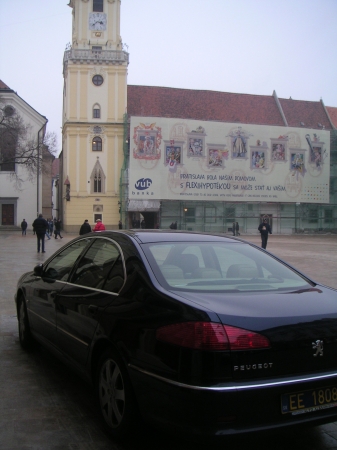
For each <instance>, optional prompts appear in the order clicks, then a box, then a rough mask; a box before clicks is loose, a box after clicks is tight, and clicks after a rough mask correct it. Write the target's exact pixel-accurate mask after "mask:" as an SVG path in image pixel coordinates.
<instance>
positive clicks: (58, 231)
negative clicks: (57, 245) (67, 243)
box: [54, 219, 63, 239]
mask: <svg viewBox="0 0 337 450" xmlns="http://www.w3.org/2000/svg"><path fill="white" fill-rule="evenodd" d="M54 228H55V230H54V235H55V239H57V236H60V239H63V236H61V221H60V219H55V220H54Z"/></svg>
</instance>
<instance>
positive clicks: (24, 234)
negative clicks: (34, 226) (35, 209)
mask: <svg viewBox="0 0 337 450" xmlns="http://www.w3.org/2000/svg"><path fill="white" fill-rule="evenodd" d="M27 226H28V223H27V222H26V219H23V221H22V222H21V231H22V236H26V232H27Z"/></svg>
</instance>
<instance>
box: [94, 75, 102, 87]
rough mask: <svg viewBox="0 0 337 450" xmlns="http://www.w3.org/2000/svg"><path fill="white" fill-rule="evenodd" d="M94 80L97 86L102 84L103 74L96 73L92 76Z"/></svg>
mask: <svg viewBox="0 0 337 450" xmlns="http://www.w3.org/2000/svg"><path fill="white" fill-rule="evenodd" d="M92 82H93V83H94V85H95V86H100V85H101V84H103V77H102V75H94V76H93V77H92Z"/></svg>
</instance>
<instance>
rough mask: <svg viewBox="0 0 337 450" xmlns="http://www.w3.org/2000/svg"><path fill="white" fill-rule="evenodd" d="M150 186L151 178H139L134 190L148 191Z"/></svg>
mask: <svg viewBox="0 0 337 450" xmlns="http://www.w3.org/2000/svg"><path fill="white" fill-rule="evenodd" d="M151 184H152V180H151V178H140V179H139V180H138V181H136V183H135V188H136V189H137V190H138V191H144V190H145V189H148V188H149V187H150V186H151Z"/></svg>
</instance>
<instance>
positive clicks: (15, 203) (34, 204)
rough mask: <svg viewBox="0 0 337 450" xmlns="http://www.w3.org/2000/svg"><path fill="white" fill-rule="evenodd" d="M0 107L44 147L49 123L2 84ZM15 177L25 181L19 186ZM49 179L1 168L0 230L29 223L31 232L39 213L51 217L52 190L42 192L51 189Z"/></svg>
mask: <svg viewBox="0 0 337 450" xmlns="http://www.w3.org/2000/svg"><path fill="white" fill-rule="evenodd" d="M0 104H1V109H2V110H4V111H5V112H4V113H5V114H6V111H8V113H12V112H13V111H16V112H18V114H19V115H20V117H21V118H22V119H23V121H24V123H25V124H26V125H28V126H29V131H28V136H27V139H29V140H34V141H35V142H36V144H38V142H39V143H42V141H43V138H44V135H45V132H46V125H47V122H48V120H47V119H46V117H44V116H42V115H41V114H39V113H38V112H37V111H35V109H34V108H32V107H31V106H30V105H29V104H28V103H26V102H25V101H24V100H23V99H22V98H21V97H20V96H19V95H17V93H16V92H15V91H14V90H13V89H11V88H9V87H8V86H7V85H6V84H5V83H4V82H2V81H1V80H0ZM2 114H3V113H2ZM1 147H2V146H0V150H1ZM44 152H46V150H44ZM46 153H47V155H46V156H47V160H51V159H53V157H52V155H50V153H49V152H48V151H47V152H46ZM15 174H16V175H17V176H18V178H20V179H21V180H22V183H21V184H20V186H18V184H17V182H16V180H15V177H14V176H13V175H15ZM47 178H48V175H45V174H43V175H42V174H37V175H36V177H34V179H29V176H28V172H27V170H26V169H25V167H24V166H23V165H20V164H13V165H12V166H11V167H10V166H9V165H1V164H0V229H1V227H15V226H20V224H21V222H22V220H23V219H26V221H27V222H28V228H31V224H32V223H33V221H34V219H35V218H36V217H37V214H38V213H43V214H44V216H47V215H49V210H48V203H49V204H50V207H51V190H50V193H47V192H46V193H44V192H43V191H44V190H45V187H44V186H46V185H48V180H47ZM46 195H47V196H48V195H50V202H48V200H47V201H46V200H45V197H46ZM50 214H51V208H50Z"/></svg>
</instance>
